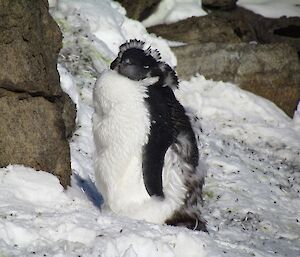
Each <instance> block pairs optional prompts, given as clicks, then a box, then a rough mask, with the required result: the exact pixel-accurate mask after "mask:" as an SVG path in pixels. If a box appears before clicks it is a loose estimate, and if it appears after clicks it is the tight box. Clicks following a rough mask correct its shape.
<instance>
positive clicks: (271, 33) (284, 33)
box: [209, 7, 300, 53]
mask: <svg viewBox="0 0 300 257" xmlns="http://www.w3.org/2000/svg"><path fill="white" fill-rule="evenodd" d="M209 16H217V17H219V18H220V19H222V20H223V22H224V23H228V24H230V26H231V27H232V28H233V29H234V31H235V33H236V35H238V36H239V37H240V38H241V40H242V41H243V42H249V41H257V42H259V43H263V44H265V43H267V44H269V43H288V44H289V45H291V46H293V47H295V48H296V49H297V51H298V53H300V17H285V16H283V17H280V18H277V19H274V18H266V17H264V16H261V15H259V14H256V13H254V12H252V11H250V10H247V9H244V8H241V7H237V8H235V9H234V10H232V11H230V12H224V11H216V10H214V11H213V12H212V13H210V14H209Z"/></svg>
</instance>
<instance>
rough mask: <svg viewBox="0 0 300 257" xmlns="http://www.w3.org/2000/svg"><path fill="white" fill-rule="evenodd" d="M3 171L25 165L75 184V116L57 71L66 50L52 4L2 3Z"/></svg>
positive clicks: (0, 106)
mask: <svg viewBox="0 0 300 257" xmlns="http://www.w3.org/2000/svg"><path fill="white" fill-rule="evenodd" d="M0 7H1V8H0V55H1V57H2V62H3V63H4V64H5V65H0V147H1V151H0V167H4V166H7V165H8V164H23V165H26V166H30V167H33V168H35V169H37V170H45V171H48V172H50V173H52V174H54V175H56V176H57V177H58V178H59V180H60V183H61V184H62V185H63V186H64V187H67V185H69V184H70V175H71V161H70V149H69V143H68V140H67V137H69V136H70V135H71V133H72V131H73V129H74V126H75V116H76V110H75V105H74V104H73V103H72V101H71V99H70V98H69V97H68V96H67V95H66V94H65V93H63V91H62V89H61V87H60V82H59V75H58V72H57V69H56V65H57V57H58V52H59V50H60V48H61V46H62V35H61V32H60V30H59V27H58V26H57V24H56V23H55V22H54V20H53V18H52V17H51V16H50V15H49V13H48V2H47V0H0Z"/></svg>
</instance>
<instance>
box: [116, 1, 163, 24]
mask: <svg viewBox="0 0 300 257" xmlns="http://www.w3.org/2000/svg"><path fill="white" fill-rule="evenodd" d="M116 1H117V2H119V3H120V4H121V5H122V6H123V7H124V8H125V9H126V11H127V16H128V17H129V18H131V19H134V20H139V21H142V20H144V19H146V18H147V17H149V16H150V15H151V14H152V13H153V12H154V11H155V10H156V8H157V6H158V5H159V3H160V1H161V0H116Z"/></svg>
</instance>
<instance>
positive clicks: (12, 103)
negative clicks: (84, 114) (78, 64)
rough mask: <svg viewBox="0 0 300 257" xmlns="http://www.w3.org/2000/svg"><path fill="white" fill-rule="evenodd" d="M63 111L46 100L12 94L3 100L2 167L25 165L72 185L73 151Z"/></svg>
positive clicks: (0, 108) (0, 127)
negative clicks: (69, 143) (71, 162)
mask: <svg viewBox="0 0 300 257" xmlns="http://www.w3.org/2000/svg"><path fill="white" fill-rule="evenodd" d="M65 138H66V137H65V125H64V122H63V119H62V117H61V109H60V108H59V107H58V106H57V105H56V104H55V103H52V102H50V101H48V100H46V99H45V98H44V97H31V96H30V95H28V94H25V93H12V92H9V93H7V94H6V96H4V95H3V94H2V96H1V97H0V146H1V151H0V166H1V167H4V166H7V165H9V164H22V165H25V166H29V167H33V168H35V169H36V170H44V171H48V172H50V173H52V174H54V175H56V176H57V177H58V178H59V180H60V183H61V184H62V185H63V186H64V187H66V186H67V185H69V184H70V175H71V168H70V150H69V145H68V143H67V141H66V139H65Z"/></svg>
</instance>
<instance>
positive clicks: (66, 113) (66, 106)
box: [57, 93, 77, 138]
mask: <svg viewBox="0 0 300 257" xmlns="http://www.w3.org/2000/svg"><path fill="white" fill-rule="evenodd" d="M57 104H58V105H59V106H60V108H61V112H62V119H63V122H64V125H65V135H66V137H67V138H70V137H71V136H72V134H73V132H74V130H75V125H76V122H75V120H76V114H77V112H76V105H75V103H74V102H73V101H72V99H71V98H70V97H69V95H67V94H66V93H63V95H62V97H61V98H59V99H58V101H57Z"/></svg>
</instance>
